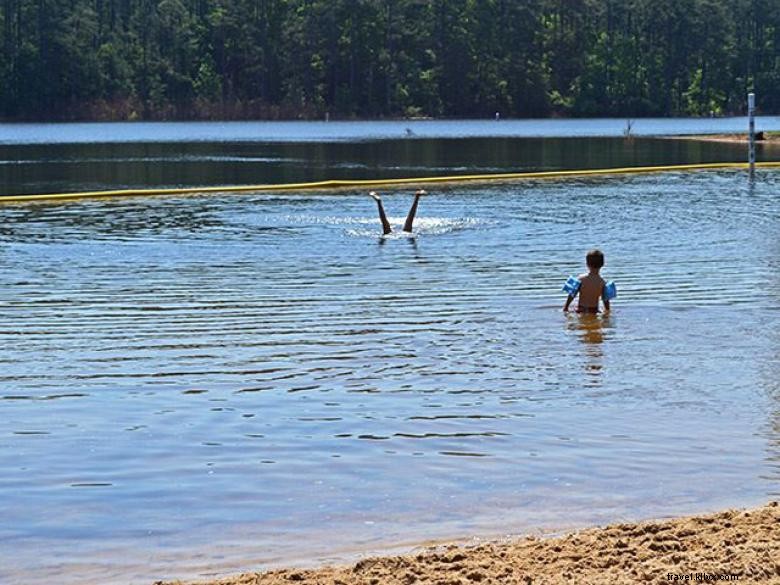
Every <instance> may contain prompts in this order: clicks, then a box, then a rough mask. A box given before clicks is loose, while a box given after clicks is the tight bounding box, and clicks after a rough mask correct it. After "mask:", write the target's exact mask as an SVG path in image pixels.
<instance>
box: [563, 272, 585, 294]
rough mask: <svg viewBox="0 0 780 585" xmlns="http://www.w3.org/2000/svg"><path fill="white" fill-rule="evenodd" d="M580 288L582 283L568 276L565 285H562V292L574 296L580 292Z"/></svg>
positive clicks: (574, 277)
mask: <svg viewBox="0 0 780 585" xmlns="http://www.w3.org/2000/svg"><path fill="white" fill-rule="evenodd" d="M581 286H582V282H581V281H580V279H579V278H577V277H576V276H570V277H569V278H567V279H566V283H565V284H564V285H563V292H567V293H569V295H571V296H574V295H576V294H577V293H578V292H579V291H580V287H581Z"/></svg>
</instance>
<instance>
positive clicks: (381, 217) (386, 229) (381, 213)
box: [368, 191, 393, 235]
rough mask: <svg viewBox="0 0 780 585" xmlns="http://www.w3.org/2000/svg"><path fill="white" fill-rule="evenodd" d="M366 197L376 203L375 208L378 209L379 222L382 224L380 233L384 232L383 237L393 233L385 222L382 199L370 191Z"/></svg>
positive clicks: (388, 223) (385, 216)
mask: <svg viewBox="0 0 780 585" xmlns="http://www.w3.org/2000/svg"><path fill="white" fill-rule="evenodd" d="M368 195H369V197H371V198H372V199H373V200H374V201H376V206H377V208H378V209H379V221H381V222H382V231H383V232H384V234H385V235H387V234H389V233H391V232H392V231H393V228H391V227H390V222H389V221H387V215H385V208H384V206H383V205H382V199H381V198H380V197H379V195H377V194H376V191H371V193H369V194H368Z"/></svg>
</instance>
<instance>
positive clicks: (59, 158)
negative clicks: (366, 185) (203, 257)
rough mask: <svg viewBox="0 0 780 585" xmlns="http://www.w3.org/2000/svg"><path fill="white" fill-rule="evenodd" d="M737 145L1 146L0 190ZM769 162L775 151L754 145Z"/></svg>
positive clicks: (381, 173)
mask: <svg viewBox="0 0 780 585" xmlns="http://www.w3.org/2000/svg"><path fill="white" fill-rule="evenodd" d="M745 156H746V155H745V146H744V145H743V144H737V143H725V144H724V143H716V142H699V141H692V140H669V139H663V138H636V139H633V140H630V141H626V140H624V139H623V138H599V137H590V138H517V137H513V136H508V137H507V136H505V137H500V138H480V137H461V138H457V139H442V138H420V139H415V140H407V139H397V138H396V139H393V138H386V139H384V140H375V141H368V142H346V141H340V142H286V143H280V142H257V141H254V142H237V141H230V142H189V143H178V142H171V143H159V144H155V143H140V144H139V143H110V142H109V143H97V144H92V143H86V144H80V143H77V144H71V143H64V144H59V143H56V142H55V143H53V144H7V145H2V144H0V195H10V194H21V193H57V192H73V191H96V190H105V189H119V188H151V187H160V188H162V187H185V186H209V185H210V186H214V185H259V184H279V183H298V182H307V181H322V180H328V179H382V178H403V177H430V176H447V175H464V174H489V173H502V172H522V171H548V170H556V169H600V168H609V167H625V166H653V165H675V164H684V163H701V162H721V161H739V160H745ZM757 157H758V160H778V159H779V158H780V149H778V148H774V147H772V146H771V145H767V146H766V147H765V148H762V147H759V148H758V150H757Z"/></svg>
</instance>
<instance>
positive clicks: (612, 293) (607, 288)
mask: <svg viewBox="0 0 780 585" xmlns="http://www.w3.org/2000/svg"><path fill="white" fill-rule="evenodd" d="M602 296H603V297H604V300H605V301H609V300H612V299H614V298H615V297H616V296H617V287H616V286H615V282H614V281H613V280H610V281H609V282H608V283H607V284H605V285H604V293H603V295H602Z"/></svg>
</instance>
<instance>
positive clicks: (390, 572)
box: [156, 502, 780, 585]
mask: <svg viewBox="0 0 780 585" xmlns="http://www.w3.org/2000/svg"><path fill="white" fill-rule="evenodd" d="M714 576H721V577H729V582H734V581H736V582H738V583H779V584H780V505H778V503H777V502H772V503H770V504H768V505H766V506H764V507H762V508H758V509H755V510H749V511H735V510H731V511H727V512H721V513H719V514H713V515H709V516H695V517H690V518H681V519H675V520H666V521H658V522H644V523H638V524H615V525H612V526H608V527H606V528H591V529H588V530H583V531H580V532H575V533H572V534H569V535H566V536H561V537H556V538H536V537H528V538H523V539H521V540H517V541H513V542H496V543H489V544H480V545H478V546H470V547H463V546H455V545H452V546H446V547H437V548H434V549H430V550H426V551H424V552H421V553H419V554H414V555H409V556H393V557H379V558H369V559H365V560H362V561H360V562H358V563H357V564H354V565H351V566H340V567H323V568H319V569H313V570H297V569H285V570H278V571H270V572H266V573H254V574H245V575H240V576H237V577H231V578H228V579H221V580H217V581H211V582H210V583H212V584H214V585H216V584H219V585H281V584H286V585H289V584H291V583H296V584H300V585H358V584H359V585H413V584H431V585H471V584H482V585H484V584H488V583H489V584H499V583H500V584H507V585H512V584H519V585H542V584H557V583H567V584H607V583H608V584H610V585H614V584H616V583H621V584H622V583H659V584H660V583H697V582H698V583H705V582H723V581H724V580H723V579H721V580H720V581H715V580H714V579H713V578H712V577H714ZM705 577H709V579H705ZM176 583H181V582H176ZM156 585H162V582H158V583H157V584H156ZM169 585H173V584H169Z"/></svg>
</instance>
